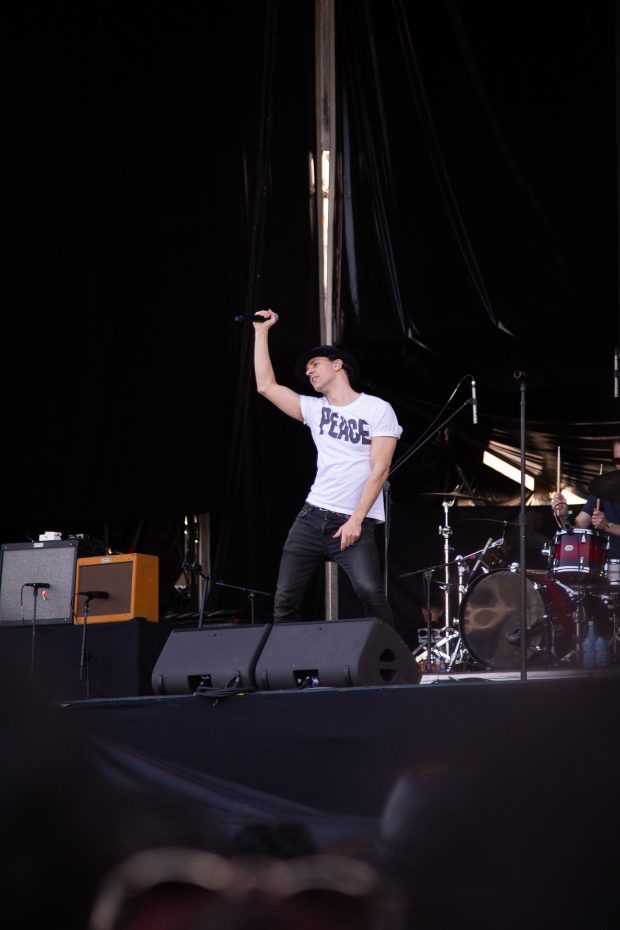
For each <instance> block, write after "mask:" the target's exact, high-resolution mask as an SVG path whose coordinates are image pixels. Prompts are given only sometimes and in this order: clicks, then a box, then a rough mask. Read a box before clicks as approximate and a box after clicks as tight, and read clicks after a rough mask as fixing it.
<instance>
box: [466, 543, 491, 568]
mask: <svg viewBox="0 0 620 930" xmlns="http://www.w3.org/2000/svg"><path fill="white" fill-rule="evenodd" d="M492 542H493V537H492V536H489V538H488V539H487V541H486V543H485V544H484V549H483V550H482V552H481V553H480V556H479V557H478V560H477V562H476V564H475V565H474V567H473V568H472V570H471V573H472V575H475V573H476V572H477V571H478V568H479V566H480V563H481V562H482V559H483V556H485V555H486V551H487V549H488V548H489V546H490V545H491V543H492Z"/></svg>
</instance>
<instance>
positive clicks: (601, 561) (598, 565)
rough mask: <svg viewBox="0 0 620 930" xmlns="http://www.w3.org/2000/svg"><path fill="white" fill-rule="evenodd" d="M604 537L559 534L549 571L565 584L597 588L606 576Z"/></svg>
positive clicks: (588, 533) (590, 533) (589, 532)
mask: <svg viewBox="0 0 620 930" xmlns="http://www.w3.org/2000/svg"><path fill="white" fill-rule="evenodd" d="M606 549H607V534H606V533H601V532H600V530H580V529H577V528H576V527H575V528H573V529H571V530H560V532H558V533H556V534H555V537H554V540H553V555H552V557H551V565H550V571H551V573H552V574H553V575H558V576H560V575H561V576H562V579H563V580H564V581H565V582H566V583H567V584H569V585H570V584H575V585H588V584H597V583H598V582H599V581H600V580H601V578H603V576H604V574H605V557H606Z"/></svg>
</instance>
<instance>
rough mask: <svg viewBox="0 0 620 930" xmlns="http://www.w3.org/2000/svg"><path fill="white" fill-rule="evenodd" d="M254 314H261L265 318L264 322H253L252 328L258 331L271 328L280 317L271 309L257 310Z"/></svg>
mask: <svg viewBox="0 0 620 930" xmlns="http://www.w3.org/2000/svg"><path fill="white" fill-rule="evenodd" d="M255 315H256V316H262V317H263V319H264V320H265V322H264V323H253V324H252V325H253V327H254V330H255V331H256V332H258V331H259V330H261V329H262V330H265V329H271V327H272V326H275V325H276V323H277V322H278V320H279V319H280V317H279V316H278V314H277V313H275V312H274V311H273V310H257V311H256V314H255Z"/></svg>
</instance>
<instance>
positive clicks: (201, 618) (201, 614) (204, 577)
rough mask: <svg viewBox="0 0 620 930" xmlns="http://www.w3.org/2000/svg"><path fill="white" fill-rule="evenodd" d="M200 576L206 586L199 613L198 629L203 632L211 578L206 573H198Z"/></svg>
mask: <svg viewBox="0 0 620 930" xmlns="http://www.w3.org/2000/svg"><path fill="white" fill-rule="evenodd" d="M198 574H199V575H200V577H201V578H202V580H203V581H204V585H203V587H202V597H201V598H200V611H199V613H198V629H199V630H201V629H202V624H203V623H204V619H205V607H206V606H207V592H208V590H209V576H208V575H205V574H204V572H202V571H198Z"/></svg>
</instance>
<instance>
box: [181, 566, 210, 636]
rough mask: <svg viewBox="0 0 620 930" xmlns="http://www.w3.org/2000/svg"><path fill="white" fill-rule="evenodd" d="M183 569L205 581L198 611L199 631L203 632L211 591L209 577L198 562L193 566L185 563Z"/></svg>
mask: <svg viewBox="0 0 620 930" xmlns="http://www.w3.org/2000/svg"><path fill="white" fill-rule="evenodd" d="M183 568H184V569H186V570H187V571H188V572H191V573H192V574H193V575H200V577H201V578H202V580H203V581H204V585H203V587H202V595H201V597H200V608H199V610H198V629H199V630H201V629H202V625H203V623H204V619H205V608H206V606H207V594H208V591H209V576H208V575H205V573H204V572H203V570H202V565H199V563H198V562H193V563H192V564H190V563H189V562H183Z"/></svg>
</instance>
